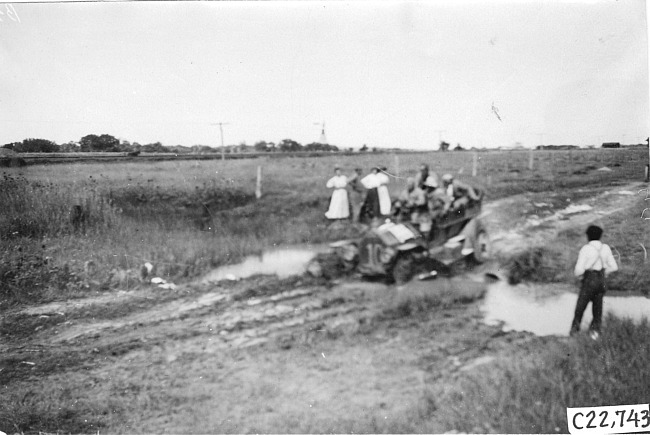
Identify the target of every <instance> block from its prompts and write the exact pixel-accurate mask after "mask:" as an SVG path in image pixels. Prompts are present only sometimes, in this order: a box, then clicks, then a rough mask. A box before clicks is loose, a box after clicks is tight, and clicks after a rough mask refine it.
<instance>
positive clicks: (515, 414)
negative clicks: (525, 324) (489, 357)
mask: <svg viewBox="0 0 650 435" xmlns="http://www.w3.org/2000/svg"><path fill="white" fill-rule="evenodd" d="M649 359H650V324H649V323H648V322H647V321H643V322H641V323H634V322H632V321H631V320H629V319H618V318H615V317H608V318H607V319H606V324H605V329H604V332H603V334H602V335H601V338H600V339H599V340H598V341H593V340H591V339H590V338H588V337H587V336H582V337H579V338H577V339H573V340H570V341H567V342H553V343H551V344H549V345H547V346H544V347H541V348H539V349H538V350H537V351H534V352H532V353H530V354H527V355H525V356H521V357H516V358H508V359H501V360H500V362H498V363H496V364H494V365H493V366H491V368H490V370H481V371H480V373H479V372H472V373H469V374H468V375H466V376H465V377H464V378H463V379H460V380H459V381H458V382H456V383H455V384H452V385H448V386H446V387H444V388H436V389H434V390H431V391H430V392H429V394H428V395H427V397H426V399H427V400H431V401H433V402H435V406H434V408H436V409H437V412H436V413H435V417H436V419H437V420H438V422H440V423H442V425H443V427H445V428H446V429H447V430H457V431H460V432H470V433H472V432H484V433H558V432H561V433H566V432H567V430H568V427H567V421H566V408H567V407H585V406H607V405H624V404H637V403H647V402H648V399H649V398H650V396H649V394H650V393H648V385H650V371H648V370H647V361H648V360H649Z"/></svg>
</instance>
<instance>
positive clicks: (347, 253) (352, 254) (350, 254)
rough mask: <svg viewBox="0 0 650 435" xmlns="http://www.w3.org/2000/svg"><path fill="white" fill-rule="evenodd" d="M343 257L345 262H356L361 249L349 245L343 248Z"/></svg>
mask: <svg viewBox="0 0 650 435" xmlns="http://www.w3.org/2000/svg"><path fill="white" fill-rule="evenodd" d="M342 254H343V255H342V257H343V259H344V260H345V261H354V259H355V258H357V255H358V254H359V249H357V247H356V246H355V245H347V246H344V247H343V252H342Z"/></svg>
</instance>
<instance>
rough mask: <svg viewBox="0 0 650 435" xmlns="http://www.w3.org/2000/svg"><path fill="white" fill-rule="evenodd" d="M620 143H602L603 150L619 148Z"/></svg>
mask: <svg viewBox="0 0 650 435" xmlns="http://www.w3.org/2000/svg"><path fill="white" fill-rule="evenodd" d="M620 147H621V143H620V142H603V148H620Z"/></svg>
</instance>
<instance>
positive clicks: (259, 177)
mask: <svg viewBox="0 0 650 435" xmlns="http://www.w3.org/2000/svg"><path fill="white" fill-rule="evenodd" d="M261 197H262V166H258V167H257V183H256V184H255V198H257V199H260V198H261Z"/></svg>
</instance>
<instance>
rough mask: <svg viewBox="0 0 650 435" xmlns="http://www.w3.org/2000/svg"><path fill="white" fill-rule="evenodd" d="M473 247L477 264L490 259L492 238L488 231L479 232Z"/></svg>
mask: <svg viewBox="0 0 650 435" xmlns="http://www.w3.org/2000/svg"><path fill="white" fill-rule="evenodd" d="M473 247H474V253H473V258H474V261H476V262H477V263H485V262H486V261H487V260H488V259H489V258H490V238H489V237H488V234H487V231H485V230H481V231H479V233H478V234H477V235H476V238H475V239H474V246H473Z"/></svg>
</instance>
